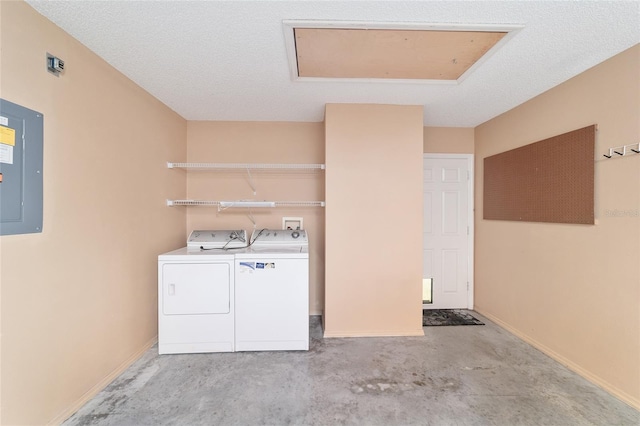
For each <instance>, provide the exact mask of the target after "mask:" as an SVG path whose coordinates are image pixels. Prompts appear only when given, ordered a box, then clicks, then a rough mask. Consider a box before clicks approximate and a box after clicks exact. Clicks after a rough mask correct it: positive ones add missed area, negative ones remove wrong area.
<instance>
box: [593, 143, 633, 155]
mask: <svg viewBox="0 0 640 426" xmlns="http://www.w3.org/2000/svg"><path fill="white" fill-rule="evenodd" d="M631 154H640V142H639V143H632V144H631V145H622V146H616V147H613V148H609V153H608V154H603V155H602V156H603V157H606V158H616V157H624V156H627V155H631Z"/></svg>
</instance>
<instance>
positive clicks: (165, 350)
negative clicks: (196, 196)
mask: <svg viewBox="0 0 640 426" xmlns="http://www.w3.org/2000/svg"><path fill="white" fill-rule="evenodd" d="M244 246H246V232H245V231H236V230H234V231H226V230H225V231H193V232H192V233H191V235H190V237H189V239H188V242H187V247H183V248H181V249H178V250H174V251H171V252H168V253H164V254H161V255H160V256H158V352H159V353H160V354H175V353H198V352H233V351H234V350H235V339H234V324H235V312H234V276H235V265H234V251H236V250H227V249H228V248H231V247H236V248H240V247H244ZM200 247H203V248H202V249H201V248H200ZM223 247H224V249H223Z"/></svg>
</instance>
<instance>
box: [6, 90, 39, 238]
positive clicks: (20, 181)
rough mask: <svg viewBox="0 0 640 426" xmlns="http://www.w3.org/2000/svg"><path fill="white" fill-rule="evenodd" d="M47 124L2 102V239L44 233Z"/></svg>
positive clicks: (28, 110)
mask: <svg viewBox="0 0 640 426" xmlns="http://www.w3.org/2000/svg"><path fill="white" fill-rule="evenodd" d="M43 123H44V117H43V115H42V114H41V113H39V112H37V111H33V110H30V109H28V108H25V107H22V106H20V105H17V104H14V103H12V102H9V101H6V100H4V99H0V235H14V234H30V233H37V232H42V182H43V181H42V175H43V171H42V161H43V151H42V149H43V134H44V129H43Z"/></svg>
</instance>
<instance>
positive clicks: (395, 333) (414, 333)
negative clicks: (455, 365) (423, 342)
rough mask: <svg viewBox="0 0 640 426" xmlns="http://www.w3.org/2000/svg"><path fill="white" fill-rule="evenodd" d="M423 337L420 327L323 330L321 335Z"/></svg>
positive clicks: (326, 336) (330, 336) (328, 336)
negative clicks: (409, 328)
mask: <svg viewBox="0 0 640 426" xmlns="http://www.w3.org/2000/svg"><path fill="white" fill-rule="evenodd" d="M415 336H420V337H424V331H423V330H422V328H420V329H419V330H415V331H384V330H383V331H375V332H371V331H338V332H327V331H326V330H325V332H324V335H323V337H325V338H332V337H415Z"/></svg>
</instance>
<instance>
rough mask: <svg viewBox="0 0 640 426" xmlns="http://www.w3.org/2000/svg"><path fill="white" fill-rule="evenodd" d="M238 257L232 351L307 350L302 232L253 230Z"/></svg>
mask: <svg viewBox="0 0 640 426" xmlns="http://www.w3.org/2000/svg"><path fill="white" fill-rule="evenodd" d="M251 241H252V242H253V244H252V245H251V248H249V249H247V250H245V251H243V252H242V253H237V254H236V260H235V273H236V286H235V289H236V292H235V300H236V336H235V350H236V351H271V350H309V243H308V240H307V234H306V232H305V231H303V230H300V231H292V230H263V231H254V233H253V235H252V236H251Z"/></svg>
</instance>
